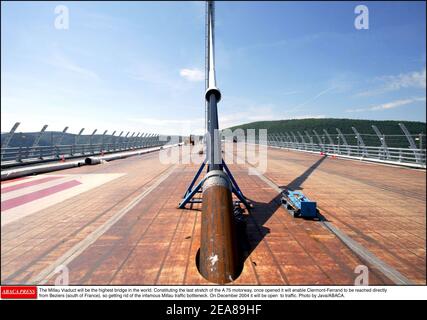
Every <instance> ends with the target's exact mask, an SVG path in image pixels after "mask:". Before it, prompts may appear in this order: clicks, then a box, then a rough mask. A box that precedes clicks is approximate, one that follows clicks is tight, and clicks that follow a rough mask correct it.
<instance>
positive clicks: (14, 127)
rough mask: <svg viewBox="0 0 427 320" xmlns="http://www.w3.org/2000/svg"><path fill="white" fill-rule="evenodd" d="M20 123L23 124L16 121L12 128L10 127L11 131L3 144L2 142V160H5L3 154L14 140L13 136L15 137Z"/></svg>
mask: <svg viewBox="0 0 427 320" xmlns="http://www.w3.org/2000/svg"><path fill="white" fill-rule="evenodd" d="M20 124H21V123H20V122H16V123H15V124H14V125H13V127H12V129H10V131H9V133H8V135H7V136H6V138H5V139H4V141H3V142H2V144H1V160H3V155H4V152H5V151H6V150H5V149H6V148H7V147H9V143H10V141H11V140H12V137H13V135H14V133H15V131H16V129H17V128H18V127H19V125H20Z"/></svg>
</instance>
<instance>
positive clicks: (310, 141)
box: [304, 130, 314, 151]
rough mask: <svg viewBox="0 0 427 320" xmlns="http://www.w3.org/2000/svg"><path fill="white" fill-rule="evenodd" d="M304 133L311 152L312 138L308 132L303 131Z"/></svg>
mask: <svg viewBox="0 0 427 320" xmlns="http://www.w3.org/2000/svg"><path fill="white" fill-rule="evenodd" d="M304 133H305V135H306V136H307V138H308V141H309V143H310V150H311V151H313V149H314V148H313V147H314V146H313V137H312V136H310V134H309V133H308V131H307V130H305V131H304Z"/></svg>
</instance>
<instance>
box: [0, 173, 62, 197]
mask: <svg viewBox="0 0 427 320" xmlns="http://www.w3.org/2000/svg"><path fill="white" fill-rule="evenodd" d="M60 178H62V176H51V177H45V178H41V179H37V180H32V181H28V182H24V183H20V184H16V185H13V186H10V187H5V188H3V189H1V193H8V192H11V191H15V190H19V189H22V188H26V187H31V186H35V185H38V184H41V183H44V182H48V181H51V180H56V179H60Z"/></svg>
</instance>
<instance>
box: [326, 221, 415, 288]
mask: <svg viewBox="0 0 427 320" xmlns="http://www.w3.org/2000/svg"><path fill="white" fill-rule="evenodd" d="M321 223H322V224H323V226H324V227H325V228H326V229H328V230H329V231H331V232H332V233H333V234H334V235H336V236H337V237H338V238H339V239H340V240H341V241H342V242H344V244H345V245H346V246H347V247H348V248H350V250H351V251H353V252H354V253H355V254H357V255H358V256H359V257H360V258H361V259H362V260H364V261H366V262H368V263H369V264H371V265H373V266H375V267H376V268H378V270H380V271H381V272H382V273H383V274H384V275H385V276H386V277H387V278H389V279H390V280H391V281H393V282H394V283H395V284H399V285H410V284H413V283H412V282H411V281H410V280H409V279H408V278H406V277H405V276H404V275H402V274H401V273H400V272H399V271H397V270H396V269H394V268H393V267H391V266H390V265H388V264H387V263H385V262H384V261H382V260H381V259H379V258H378V257H377V256H375V255H374V254H373V253H371V252H370V251H369V250H368V249H366V248H365V247H363V246H362V245H360V244H359V243H357V242H356V241H354V240H353V239H351V238H350V237H349V236H347V235H346V234H345V233H344V232H342V231H341V230H340V229H338V228H337V227H335V226H333V225H332V224H331V223H330V222H328V221H321Z"/></svg>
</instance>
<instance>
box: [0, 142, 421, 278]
mask: <svg viewBox="0 0 427 320" xmlns="http://www.w3.org/2000/svg"><path fill="white" fill-rule="evenodd" d="M197 167H198V166H197V165H194V164H177V165H174V164H161V163H160V162H159V158H158V153H152V154H147V155H143V156H136V157H132V158H127V159H122V160H117V161H112V162H109V163H106V164H101V165H96V166H84V167H81V168H73V169H68V170H63V171H59V172H55V173H52V174H44V175H40V176H39V177H38V178H43V177H46V176H49V175H63V176H64V177H65V178H64V179H67V177H70V179H71V178H72V179H76V180H78V181H81V184H82V186H81V187H79V188H82V192H81V193H78V194H75V195H73V196H70V197H68V198H64V200H62V199H61V192H58V193H57V194H56V195H51V196H49V197H47V198H48V199H50V201H52V203H51V204H50V205H45V206H44V207H41V208H42V209H41V210H39V211H37V212H34V213H32V214H29V215H26V216H23V217H22V218H20V219H17V220H14V221H12V222H10V223H7V224H4V225H3V224H2V229H1V283H2V284H27V283H34V282H37V283H40V281H41V283H48V284H49V283H50V284H52V283H54V282H55V279H56V276H57V275H56V274H55V272H54V271H55V268H56V267H57V266H61V265H63V264H65V265H66V266H67V268H68V269H69V281H70V284H121V285H125V284H126V285H129V284H135V285H152V284H172V285H179V284H209V283H208V282H207V281H206V280H205V279H204V278H203V277H202V276H201V275H200V274H199V273H198V270H197V267H196V263H195V261H196V254H197V250H198V248H199V239H200V214H201V212H200V205H199V204H196V205H193V207H192V209H191V210H190V209H184V210H181V209H177V205H178V203H179V202H180V200H181V197H182V194H183V193H184V191H185V189H186V188H187V186H188V184H189V182H190V181H191V179H192V177H193V176H194V174H195V171H196V170H197ZM230 169H231V170H232V172H233V174H234V175H235V178H236V179H237V181H238V183H239V185H240V187H241V189H242V190H243V191H244V193H245V195H246V196H247V197H248V198H250V199H251V200H252V201H253V203H254V209H253V210H252V212H251V213H250V214H247V213H245V219H246V224H247V225H246V233H245V234H241V236H240V238H239V239H240V240H239V241H240V243H241V246H242V249H243V250H244V251H245V257H246V259H245V262H244V268H243V270H242V273H241V275H240V276H239V278H238V279H237V280H236V281H234V282H233V283H234V284H236V285H245V284H265V285H271V284H285V285H298V284H301V285H303V284H319V285H320V284H325V285H326V284H349V285H352V284H354V279H355V278H356V276H357V274H355V268H356V267H357V266H358V265H367V266H368V268H369V270H370V273H369V281H370V284H393V282H392V281H391V280H390V279H389V278H388V277H387V276H385V275H384V274H383V272H381V270H378V269H377V268H376V267H375V266H373V265H369V264H367V263H366V262H365V261H363V260H362V259H361V258H359V256H358V255H356V254H355V253H354V252H353V251H352V250H351V249H349V248H348V247H347V246H346V245H345V244H344V243H343V242H342V241H341V240H340V239H339V238H338V237H337V236H336V235H335V234H333V233H332V232H330V230H328V229H327V228H325V227H324V226H323V225H322V224H321V223H319V222H318V221H310V220H304V219H294V218H292V217H291V216H290V215H289V214H288V213H287V212H286V211H285V210H284V209H283V208H282V207H281V206H280V200H279V197H278V193H277V191H276V190H275V189H274V188H272V187H271V185H269V184H267V183H266V182H265V179H262V178H261V177H259V176H256V175H248V166H247V165H244V164H233V165H230ZM109 174H110V175H113V174H114V175H117V174H121V175H117V177H116V176H114V179H112V180H110V181H107V182H105V183H103V184H101V185H95V184H94V186H93V187H91V184H90V181H92V180H96V179H98V178H97V177H99V175H109ZM264 176H265V177H266V178H267V179H270V180H271V181H272V182H274V183H275V184H276V185H278V186H288V187H292V188H300V189H303V191H304V192H305V193H306V194H307V195H308V196H309V197H310V198H312V199H313V200H316V201H317V202H318V205H319V207H320V210H321V213H322V215H323V216H324V217H325V218H326V219H327V220H328V221H329V222H330V223H331V224H333V225H334V226H335V227H336V228H339V229H340V230H341V231H342V232H344V233H345V234H346V235H348V236H349V237H351V238H352V239H353V240H354V241H356V242H357V243H359V244H360V245H362V246H363V247H364V248H366V250H369V252H370V253H372V254H374V255H375V256H376V257H378V258H379V259H381V260H382V261H383V262H384V263H386V264H387V265H389V266H391V267H392V268H394V269H396V270H397V271H398V272H400V273H401V274H402V275H404V276H405V277H407V278H408V279H409V280H410V281H411V282H412V283H416V284H425V283H426V270H425V232H426V223H425V219H426V211H425V210H426V209H425V200H426V196H425V187H426V186H425V178H426V177H425V171H419V170H411V169H404V168H397V167H390V166H384V165H378V164H368V163H360V162H357V161H349V160H341V159H331V158H326V159H324V158H322V157H320V155H316V154H308V153H302V152H295V151H284V150H277V149H269V153H268V168H267V171H266V172H265V173H264ZM31 179H33V178H31ZM34 179H37V177H36V178H34ZM91 179H92V180H91ZM24 181H26V180H25V179H24V180H17V181H16V182H9V183H7V184H4V187H6V186H7V187H10V186H13V185H19V184H20V183H23V182H24ZM87 181H89V182H87ZM86 184H87V185H88V186H87V189H84V187H85V185H86ZM2 188H3V184H2ZM12 189H13V188H12ZM12 189H9V190H12ZM18 191H19V190H14V191H11V193H12V192H18ZM2 197H3V191H2ZM58 197H59V198H58ZM37 201H39V200H37ZM34 203H35V204H36V201H34ZM18 208H19V207H18ZM408 208H409V209H408ZM7 215H8V211H7V210H5V211H4V212H2V218H3V217H5V216H7ZM46 281H47V282H46Z"/></svg>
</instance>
